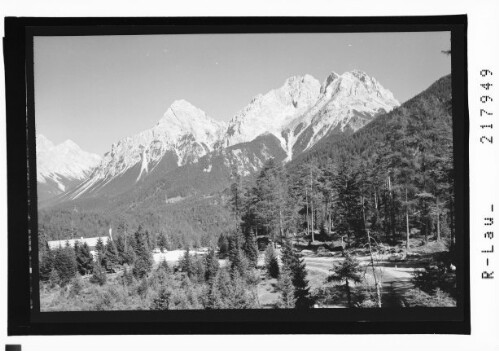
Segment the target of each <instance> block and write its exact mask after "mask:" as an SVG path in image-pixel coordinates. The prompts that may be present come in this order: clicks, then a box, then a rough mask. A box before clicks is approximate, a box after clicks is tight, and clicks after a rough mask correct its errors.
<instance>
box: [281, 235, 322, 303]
mask: <svg viewBox="0 0 499 351" xmlns="http://www.w3.org/2000/svg"><path fill="white" fill-rule="evenodd" d="M281 260H282V265H283V269H288V270H289V271H290V273H291V277H292V282H293V286H294V289H295V294H294V296H295V299H296V302H295V308H299V309H304V308H311V307H312V306H313V303H314V301H313V299H312V297H311V296H310V291H309V290H310V288H309V286H308V281H307V280H306V277H307V270H306V268H305V262H304V261H303V258H301V257H300V255H299V254H298V253H296V252H295V251H294V249H293V245H292V244H291V243H290V242H289V241H288V242H285V243H284V245H283V247H282V255H281Z"/></svg>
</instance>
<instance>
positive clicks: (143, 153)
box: [135, 149, 149, 182]
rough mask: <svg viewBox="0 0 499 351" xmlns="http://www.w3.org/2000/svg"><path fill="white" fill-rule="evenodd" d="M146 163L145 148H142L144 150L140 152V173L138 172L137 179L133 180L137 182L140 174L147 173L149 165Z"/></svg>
mask: <svg viewBox="0 0 499 351" xmlns="http://www.w3.org/2000/svg"><path fill="white" fill-rule="evenodd" d="M147 165H148V162H147V155H146V150H145V149H144V151H143V152H142V165H141V166H140V173H139V176H138V177H137V180H136V181H135V182H138V181H139V180H140V177H141V176H142V174H144V175H145V174H147V173H149V167H148V166H147Z"/></svg>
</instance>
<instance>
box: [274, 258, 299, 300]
mask: <svg viewBox="0 0 499 351" xmlns="http://www.w3.org/2000/svg"><path fill="white" fill-rule="evenodd" d="M277 287H278V289H279V292H280V296H279V300H278V302H277V307H278V308H295V304H296V298H295V288H294V286H293V279H292V273H291V271H290V270H289V268H287V267H284V268H283V269H282V271H281V274H280V275H279V281H278V283H277Z"/></svg>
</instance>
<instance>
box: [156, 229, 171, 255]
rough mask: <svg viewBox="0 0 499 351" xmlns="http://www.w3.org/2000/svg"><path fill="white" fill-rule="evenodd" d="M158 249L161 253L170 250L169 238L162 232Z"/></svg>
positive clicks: (159, 236)
mask: <svg viewBox="0 0 499 351" xmlns="http://www.w3.org/2000/svg"><path fill="white" fill-rule="evenodd" d="M158 247H159V249H160V251H161V252H164V251H166V250H169V249H170V248H169V245H168V238H167V237H166V234H165V233H163V232H161V233H160V234H159V235H158Z"/></svg>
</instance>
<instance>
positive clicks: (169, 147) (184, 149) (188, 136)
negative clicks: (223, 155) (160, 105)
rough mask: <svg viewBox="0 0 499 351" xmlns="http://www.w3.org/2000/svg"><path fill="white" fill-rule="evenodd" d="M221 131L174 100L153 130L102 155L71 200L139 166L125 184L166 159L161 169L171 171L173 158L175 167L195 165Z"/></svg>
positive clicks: (219, 124)
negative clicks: (101, 158)
mask: <svg viewBox="0 0 499 351" xmlns="http://www.w3.org/2000/svg"><path fill="white" fill-rule="evenodd" d="M224 130H225V124H224V123H223V122H218V121H216V120H214V119H212V118H210V117H209V116H208V115H207V114H206V113H205V112H204V111H203V110H201V109H199V108H197V107H195V106H194V105H192V104H191V103H189V102H188V101H186V100H176V101H174V102H173V103H172V104H171V105H170V107H168V109H167V110H166V112H165V113H164V114H163V117H161V119H160V120H159V121H158V123H156V125H154V126H153V127H152V128H150V129H147V130H144V131H142V132H140V133H138V134H135V135H133V136H130V137H127V138H124V139H121V140H120V141H118V142H116V143H114V144H113V145H112V146H111V151H110V152H108V153H106V154H105V155H104V158H103V160H102V163H101V165H100V167H98V168H97V169H96V170H95V172H94V173H93V174H92V176H91V178H90V179H89V180H88V181H87V182H85V183H84V184H82V185H81V186H80V187H79V188H78V189H76V190H75V192H74V194H73V195H72V197H73V198H77V197H79V196H81V195H82V194H84V193H85V192H87V191H90V190H91V191H94V190H95V188H96V187H104V186H106V184H108V183H109V182H111V181H112V180H113V179H114V178H116V177H118V176H122V175H124V174H125V173H126V172H127V171H128V170H130V169H132V168H133V167H134V166H135V165H139V166H140V167H139V169H140V171H139V172H138V174H134V175H133V177H130V178H127V179H133V182H132V183H130V184H128V186H131V185H133V183H135V182H138V181H139V180H141V179H143V178H144V177H146V176H147V175H148V174H150V173H151V172H153V171H154V169H155V168H156V167H157V166H158V165H159V164H160V163H161V161H162V160H163V159H164V157H165V156H168V157H166V158H165V159H168V160H169V161H165V162H166V164H167V165H166V164H165V165H164V166H163V168H164V167H166V169H168V167H171V164H170V163H171V160H172V158H173V159H176V165H177V166H182V165H184V164H186V163H189V162H196V161H197V160H198V159H199V158H200V157H202V156H204V155H205V154H207V153H208V152H210V151H212V150H213V148H214V145H215V143H216V142H217V141H218V140H219V139H220V138H221V135H222V133H223V131H224ZM132 173H133V172H132Z"/></svg>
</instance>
